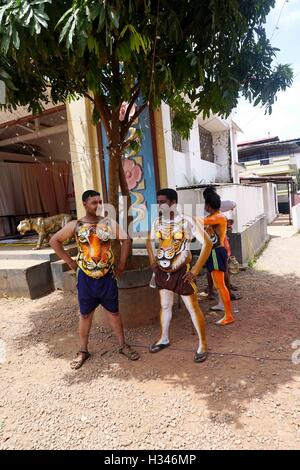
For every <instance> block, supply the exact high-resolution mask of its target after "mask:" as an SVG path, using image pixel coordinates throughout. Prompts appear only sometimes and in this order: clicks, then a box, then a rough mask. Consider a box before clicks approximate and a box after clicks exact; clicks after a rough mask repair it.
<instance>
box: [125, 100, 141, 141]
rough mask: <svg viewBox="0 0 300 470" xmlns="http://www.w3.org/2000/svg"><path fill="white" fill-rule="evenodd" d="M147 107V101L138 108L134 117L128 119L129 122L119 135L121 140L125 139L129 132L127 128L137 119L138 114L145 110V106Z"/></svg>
mask: <svg viewBox="0 0 300 470" xmlns="http://www.w3.org/2000/svg"><path fill="white" fill-rule="evenodd" d="M147 105H148V101H145V102H144V103H143V104H142V106H140V107H139V108H138V109H137V110H136V112H135V113H134V115H133V116H132V118H131V119H130V121H129V122H128V124H127V125H126V126H125V127H124V128H123V129H122V133H121V138H122V140H123V139H124V138H125V136H126V134H127V132H128V131H129V128H130V127H131V126H132V124H133V123H134V121H135V120H136V119H137V118H138V117H139V115H140V114H142V112H143V111H144V109H145V108H146V106H147Z"/></svg>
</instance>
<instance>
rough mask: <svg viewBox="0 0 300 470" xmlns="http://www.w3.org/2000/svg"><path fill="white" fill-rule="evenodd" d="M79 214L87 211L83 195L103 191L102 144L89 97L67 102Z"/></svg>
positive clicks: (81, 215)
mask: <svg viewBox="0 0 300 470" xmlns="http://www.w3.org/2000/svg"><path fill="white" fill-rule="evenodd" d="M66 108H67V117H68V131H69V140H70V152H71V161H72V172H73V180H74V189H75V199H76V208H77V217H78V218H80V217H83V215H84V214H85V212H84V209H83V205H82V202H81V195H82V193H83V192H84V191H86V190H87V189H94V190H96V191H99V192H100V194H101V195H102V194H103V193H102V184H101V174H100V160H99V148H98V140H97V132H96V127H95V126H94V125H93V124H92V120H91V119H92V105H91V103H90V102H89V101H88V100H86V99H80V100H78V101H73V102H71V103H69V104H67V106H66Z"/></svg>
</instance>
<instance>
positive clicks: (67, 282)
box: [62, 270, 77, 293]
mask: <svg viewBox="0 0 300 470" xmlns="http://www.w3.org/2000/svg"><path fill="white" fill-rule="evenodd" d="M62 274H63V276H62V290H63V291H66V292H73V293H76V292H77V289H76V273H75V271H71V270H69V271H65V272H63V273H62Z"/></svg>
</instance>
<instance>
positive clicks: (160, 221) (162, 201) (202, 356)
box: [147, 188, 212, 362]
mask: <svg viewBox="0 0 300 470" xmlns="http://www.w3.org/2000/svg"><path fill="white" fill-rule="evenodd" d="M177 200H178V197H177V192H176V191H175V190H174V189H170V188H165V189H161V190H160V191H159V192H158V193H157V204H158V206H159V217H158V218H157V219H156V220H155V221H154V223H153V225H152V229H151V232H150V233H149V236H148V240H147V251H148V255H149V260H150V264H151V267H152V269H153V271H154V273H155V285H156V287H157V288H158V289H159V294H160V303H161V312H160V322H161V336H160V338H159V340H158V341H156V342H155V343H154V344H152V345H151V346H150V352H151V353H157V352H159V351H161V350H162V349H165V348H166V347H168V346H169V345H170V341H169V326H170V322H171V319H172V306H173V300H174V293H177V294H179V295H180V296H181V298H182V300H183V302H184V304H185V306H186V308H187V310H188V312H189V314H190V316H191V319H192V322H193V324H194V327H195V329H196V332H197V334H198V339H199V341H198V348H197V351H196V353H195V355H194V361H195V362H203V361H205V360H206V358H207V343H206V336H205V321H204V316H203V313H202V311H201V309H200V306H199V303H198V300H197V286H196V279H197V276H198V274H199V272H200V271H201V269H202V267H203V266H204V264H205V262H206V260H207V259H208V257H209V254H210V251H211V248H212V242H211V240H210V238H209V236H208V235H207V234H206V232H205V231H204V229H203V227H201V225H200V223H199V222H198V221H197V220H196V219H194V218H192V217H189V216H186V215H184V214H181V213H180V211H179V210H178V206H177ZM195 237H196V238H197V240H199V241H200V242H201V243H202V244H203V246H202V250H201V254H200V256H199V258H198V260H197V262H196V264H195V265H194V266H193V268H191V267H190V263H191V261H192V255H191V251H190V244H191V241H192V239H193V238H195ZM155 241H157V242H158V250H157V252H156V254H155V253H154V252H155Z"/></svg>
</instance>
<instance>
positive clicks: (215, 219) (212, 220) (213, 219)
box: [199, 214, 225, 225]
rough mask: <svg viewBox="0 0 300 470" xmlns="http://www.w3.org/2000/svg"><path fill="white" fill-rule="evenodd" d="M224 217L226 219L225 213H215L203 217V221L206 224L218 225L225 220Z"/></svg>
mask: <svg viewBox="0 0 300 470" xmlns="http://www.w3.org/2000/svg"><path fill="white" fill-rule="evenodd" d="M224 219H225V216H224V215H223V214H214V215H208V216H206V217H204V219H201V221H203V224H204V225H218V224H220V223H221V222H223V221H224ZM199 221H200V219H199Z"/></svg>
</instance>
